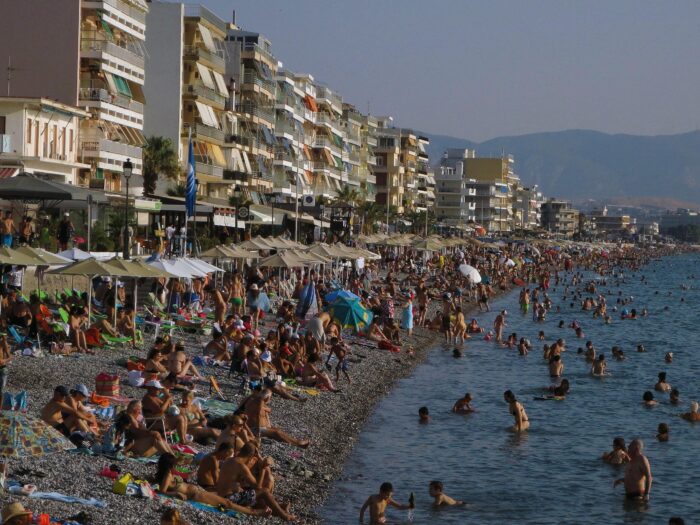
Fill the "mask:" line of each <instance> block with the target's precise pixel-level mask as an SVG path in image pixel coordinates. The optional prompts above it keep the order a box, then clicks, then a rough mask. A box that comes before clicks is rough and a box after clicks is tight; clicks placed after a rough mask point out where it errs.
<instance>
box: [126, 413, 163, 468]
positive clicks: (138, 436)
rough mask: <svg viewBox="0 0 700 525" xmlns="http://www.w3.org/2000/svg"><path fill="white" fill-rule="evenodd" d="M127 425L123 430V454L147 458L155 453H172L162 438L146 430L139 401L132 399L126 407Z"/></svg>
mask: <svg viewBox="0 0 700 525" xmlns="http://www.w3.org/2000/svg"><path fill="white" fill-rule="evenodd" d="M125 414H126V416H127V417H128V418H129V424H128V425H127V426H126V428H125V429H124V432H125V437H126V443H125V446H124V453H128V452H130V453H132V454H133V455H134V456H136V457H144V458H149V457H151V456H153V455H154V454H156V453H161V454H164V453H172V452H173V451H172V449H171V448H170V446H169V445H168V444H167V443H166V442H165V439H164V438H163V436H162V435H161V434H160V433H159V432H156V431H155V430H148V429H147V428H146V421H145V419H144V417H143V413H142V405H141V401H139V400H137V399H134V400H133V401H131V402H130V403H129V404H128V405H127V407H126V412H125Z"/></svg>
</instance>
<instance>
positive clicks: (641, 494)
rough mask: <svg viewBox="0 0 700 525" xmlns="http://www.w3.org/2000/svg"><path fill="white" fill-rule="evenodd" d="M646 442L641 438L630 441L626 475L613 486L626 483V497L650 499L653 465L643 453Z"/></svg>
mask: <svg viewBox="0 0 700 525" xmlns="http://www.w3.org/2000/svg"><path fill="white" fill-rule="evenodd" d="M643 450H644V443H643V442H642V440H641V439H635V440H633V441H632V442H631V443H630V446H629V456H630V462H629V464H628V465H627V468H626V469H625V477H624V478H620V479H616V480H615V483H614V484H613V487H616V486H617V485H619V484H620V483H624V485H625V497H626V498H627V499H631V500H642V501H645V502H646V501H649V493H650V492H651V483H652V479H653V478H652V475H651V466H650V465H649V460H648V459H647V458H646V456H644V454H642V451H643Z"/></svg>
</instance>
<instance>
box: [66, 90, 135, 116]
mask: <svg viewBox="0 0 700 525" xmlns="http://www.w3.org/2000/svg"><path fill="white" fill-rule="evenodd" d="M79 98H80V100H88V101H90V102H104V103H106V104H114V105H115V106H119V107H120V108H123V109H128V110H130V111H134V112H136V113H139V114H141V115H143V104H142V103H141V102H137V101H135V100H133V99H130V98H129V97H127V96H124V95H121V94H117V95H114V94H112V93H110V92H109V91H107V90H106V89H102V88H80V96H79Z"/></svg>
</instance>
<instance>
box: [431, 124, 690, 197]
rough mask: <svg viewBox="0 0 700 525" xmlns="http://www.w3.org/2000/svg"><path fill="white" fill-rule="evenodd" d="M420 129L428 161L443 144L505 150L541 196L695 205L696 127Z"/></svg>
mask: <svg viewBox="0 0 700 525" xmlns="http://www.w3.org/2000/svg"><path fill="white" fill-rule="evenodd" d="M421 134H422V135H425V136H427V137H428V138H430V145H429V146H428V154H429V156H430V159H431V163H432V164H434V165H437V164H439V162H440V158H441V157H442V154H443V153H444V151H445V149H447V148H469V149H475V150H476V154H477V156H482V157H494V156H496V157H497V156H500V155H502V154H503V153H505V154H511V155H513V156H514V157H515V171H516V173H518V175H520V178H521V180H522V181H523V185H524V186H531V185H533V184H537V185H538V186H539V187H540V188H541V190H542V191H543V193H544V194H545V195H546V196H548V197H559V198H565V199H570V200H573V201H580V200H587V199H595V200H597V201H602V202H605V201H606V200H609V201H611V202H612V201H613V200H614V201H616V202H618V203H619V202H627V201H629V202H630V203H632V202H634V203H635V205H652V206H660V207H664V208H671V209H673V208H675V207H689V208H696V209H697V208H698V204H699V203H700V130H698V131H692V132H688V133H680V134H676V135H657V136H642V135H622V134H617V135H611V134H607V133H601V132H598V131H591V130H566V131H556V132H547V133H531V134H527V135H519V136H512V137H497V138H494V139H491V140H488V141H485V142H481V143H476V142H473V141H470V140H467V139H461V138H457V137H451V136H446V135H437V134H431V133H422V132H421Z"/></svg>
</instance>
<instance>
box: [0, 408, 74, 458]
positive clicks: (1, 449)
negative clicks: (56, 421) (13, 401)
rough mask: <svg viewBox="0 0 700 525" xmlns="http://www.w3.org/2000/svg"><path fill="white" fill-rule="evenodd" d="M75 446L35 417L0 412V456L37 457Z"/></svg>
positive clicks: (13, 412) (11, 412)
mask: <svg viewBox="0 0 700 525" xmlns="http://www.w3.org/2000/svg"><path fill="white" fill-rule="evenodd" d="M73 448H75V446H74V445H73V444H72V443H71V442H70V441H68V439H66V438H65V437H64V436H63V434H61V433H60V432H59V431H58V430H56V429H54V428H52V427H50V426H49V425H47V424H46V423H44V422H43V421H42V420H40V419H36V418H33V417H30V416H28V415H27V414H23V413H21V412H15V411H12V410H4V411H3V412H0V457H2V458H27V457H38V456H44V455H46V454H53V453H56V452H63V451H64V450H69V449H73Z"/></svg>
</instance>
